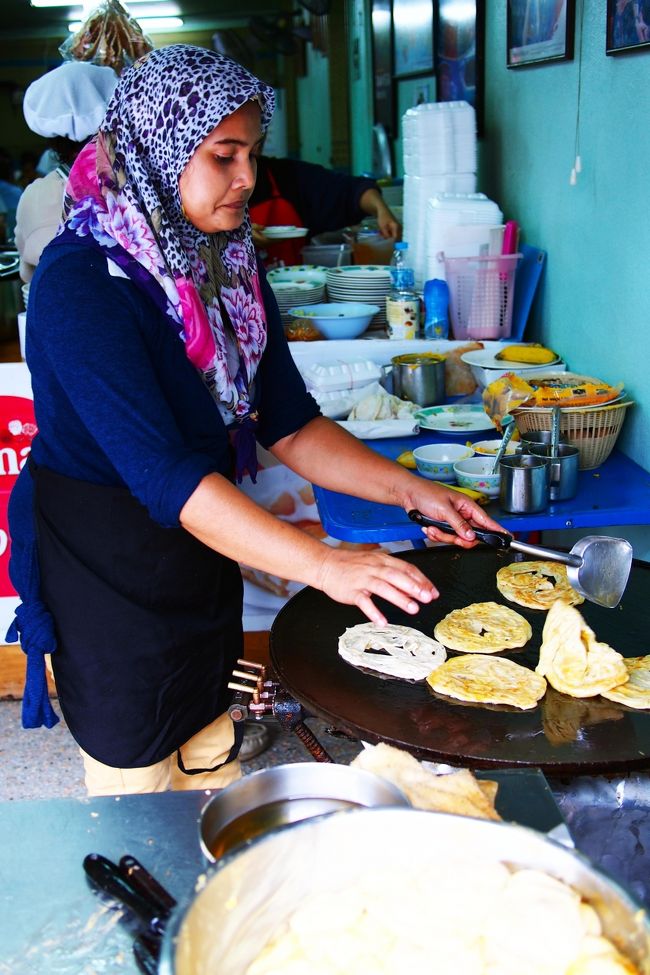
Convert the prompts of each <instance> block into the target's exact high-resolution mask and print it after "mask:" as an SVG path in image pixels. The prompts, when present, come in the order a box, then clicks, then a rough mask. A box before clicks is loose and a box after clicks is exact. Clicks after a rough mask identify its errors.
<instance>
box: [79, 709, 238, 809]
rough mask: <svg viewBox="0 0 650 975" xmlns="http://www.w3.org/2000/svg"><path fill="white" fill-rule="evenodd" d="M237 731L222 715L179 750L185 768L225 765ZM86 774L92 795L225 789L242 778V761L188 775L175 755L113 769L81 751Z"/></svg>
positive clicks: (89, 792) (90, 794) (89, 793)
mask: <svg viewBox="0 0 650 975" xmlns="http://www.w3.org/2000/svg"><path fill="white" fill-rule="evenodd" d="M234 740H235V732H234V727H233V723H232V719H231V718H230V715H228V714H222V715H220V716H219V717H218V718H216V719H215V720H214V721H213V722H212V723H211V724H209V725H207V727H205V728H203V729H202V730H201V731H199V732H197V733H196V734H195V735H194V736H193V737H192V738H190V740H189V741H188V742H186V743H185V744H184V745H183V746H182V747H181V749H180V752H181V757H182V760H183V765H184V766H185V768H186V769H193V768H206V769H210V768H214V766H215V765H220V764H221V762H225V760H226V758H227V757H228V753H229V752H230V749H231V748H232V746H233V743H234ZM79 751H80V752H81V757H82V759H83V763H84V770H85V773H86V789H87V790H88V795H89V796H117V795H127V794H128V793H134V792H165V791H166V790H167V789H169V788H170V787H171V788H172V789H176V790H179V791H180V790H184V789H187V790H189V789H223V788H224V786H226V785H228V784H229V783H230V782H233V781H234V780H235V779H239V778H241V774H242V773H241V766H240V764H239V759H235V760H234V761H233V762H229V763H228V765H224V766H223V768H220V769H217V771H216V772H203V773H201V774H199V775H187V774H186V773H184V772H181V770H180V769H179V767H178V762H177V758H176V752H174V754H173V755H170V756H169V758H165V759H164V760H163V761H162V762H156V764H155V765H147V766H145V767H144V768H111V766H110V765H103V764H102V763H101V762H98V761H96V759H94V758H91V757H90V755H88V754H87V753H86V752H85V751H84V750H83V749H82V748H80V749H79Z"/></svg>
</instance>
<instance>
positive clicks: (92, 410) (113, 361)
mask: <svg viewBox="0 0 650 975" xmlns="http://www.w3.org/2000/svg"><path fill="white" fill-rule="evenodd" d="M112 268H113V273H111V270H110V265H109V262H107V260H106V257H105V256H103V255H102V254H101V253H99V252H97V251H94V250H91V249H90V248H87V247H84V246H83V245H76V244H63V243H58V244H50V245H49V246H48V247H47V248H46V249H45V251H44V252H43V256H42V258H41V260H40V262H39V265H38V268H37V270H36V273H35V275H34V278H33V280H32V283H31V287H30V300H29V310H28V314H27V342H26V354H27V364H28V366H29V369H30V372H31V377H32V388H33V392H34V408H35V414H36V422H37V425H38V430H39V432H38V434H37V435H36V437H35V438H34V441H33V444H32V455H33V458H34V461H35V463H36V464H37V465H41V466H43V467H46V468H48V469H50V470H52V471H55V472H56V473H58V474H62V475H65V476H67V477H71V478H76V479H78V480H82V481H87V482H90V483H92V484H100V485H107V486H119V487H127V488H128V489H129V490H130V491H131V493H132V494H133V495H134V496H135V497H136V498H137V499H138V500H139V501H140V502H141V503H142V504H143V505H144V506H145V507H146V508H147V510H148V512H149V514H150V515H151V517H152V518H153V519H154V521H156V522H158V523H159V524H161V525H163V526H177V525H178V524H179V515H180V512H181V509H182V508H183V506H184V504H185V502H186V501H187V500H188V498H189V497H190V496H191V494H192V493H193V492H194V490H195V489H196V487H198V485H199V483H200V481H201V480H202V479H203V477H205V476H206V475H207V474H210V473H214V472H217V473H220V474H223V475H224V476H227V477H230V476H231V471H232V454H231V448H230V441H229V433H228V430H227V428H226V425H225V423H224V421H223V419H222V417H221V414H220V412H219V409H218V408H217V405H216V403H215V402H214V400H213V399H212V397H211V395H210V393H209V392H208V390H207V388H206V386H205V385H204V383H203V380H202V378H201V376H200V375H199V373H198V372H197V370H196V369H195V367H194V366H193V365H192V364H191V362H190V361H189V360H188V358H187V356H186V355H185V346H184V344H183V342H182V340H181V339H180V338H179V337H178V335H177V334H176V333H175V332H174V330H173V328H172V327H171V325H170V323H169V321H168V320H167V319H166V318H165V316H164V315H163V313H162V312H161V311H160V310H159V309H158V308H157V307H156V305H155V304H154V303H153V302H152V300H151V299H150V298H149V297H148V296H147V295H145V294H144V293H143V292H142V291H141V290H139V289H138V288H137V287H136V286H135V285H134V284H133V283H132V282H131V281H130V280H128V279H127V278H125V277H124V276H123V275H121V272H120V271H119V269H117V268H116V266H115V265H112ZM115 272H117V275H118V276H115ZM260 274H261V283H262V296H263V300H264V305H265V308H266V314H267V326H268V342H267V346H266V349H265V352H264V354H263V357H262V360H261V363H260V366H259V368H258V371H257V374H256V378H255V389H254V395H253V405H254V407H255V409H257V410H258V412H259V417H260V419H259V425H258V428H257V438H258V441H259V442H260V443H261V444H262V445H263V446H265V447H270V446H272V445H273V444H274V443H275V442H276V441H278V440H279V439H281V438H282V437H284V436H287V435H289V434H291V433H293V432H295V431H296V430H298V429H300V428H301V427H302V426H304V425H305V424H306V423H308V422H309V421H310V420H312V419H313V418H314V417H316V416H317V415H318V414H319V409H318V406H317V404H316V402H315V401H314V399H313V398H312V397H311V396H310V395H309V394H308V393H307V391H306V389H305V385H304V383H303V380H302V378H301V376H300V374H299V372H298V370H297V368H296V366H295V364H294V362H293V359H292V357H291V353H290V351H289V347H288V345H287V342H286V339H285V337H284V333H283V329H282V324H281V321H280V315H279V311H278V307H277V303H276V301H275V298H274V296H273V293H272V291H271V289H270V287H269V286H268V284H267V283H266V279H265V276H264V272H263V271H261V272H260ZM32 502H33V484H32V479H31V475H30V472H29V469H28V468H27V467H25V468H23V471H22V472H21V474H20V477H19V478H18V481H17V482H16V485H15V486H14V490H13V492H12V495H11V499H10V505H9V527H10V534H11V544H12V548H11V560H10V567H9V569H10V575H11V579H12V582H13V585H14V586H15V588H16V590H17V592H18V594H19V595H20V598H21V600H22V606H19V608H18V610H17V613H16V623H17V627H18V630H19V632H20V638H21V643H22V647H23V650H25V652H26V653H27V654H28V657H29V654H30V653H31V652H32V651H34V652H36V653H37V654H38V655H40V654H42V653H44V652H50V651H51V650H53V649H54V648H55V637H54V631H53V626H52V621H51V618H50V617H49V614H48V613H47V610H46V608H45V607H44V606H43V603H42V602H41V596H40V575H39V572H38V560H37V552H36V539H35V530H34V518H33V503H32ZM8 638H9V639H16V638H17V631H16V630H15V628H14V627H12V628H11V629H10V634H9V635H8ZM41 659H42V658H41ZM43 673H44V672H43ZM28 678H29V662H28ZM39 679H40V677H39ZM41 683H42V685H43V687H42V688H40V690H39V691H38V694H39V695H40V693H41V691H43V696H46V692H45V691H44V690H43V688H44V686H45V684H44V677H43V678H42V680H41ZM35 710H37V708H36V707H35ZM30 720H31V719H30ZM48 720H52V721H53V720H56V719H55V718H53V719H46V722H47V721H48ZM33 721H34V725H33V726H38V724H39V723H40V722H41V718H40V717H34V718H33ZM28 726H29V725H28Z"/></svg>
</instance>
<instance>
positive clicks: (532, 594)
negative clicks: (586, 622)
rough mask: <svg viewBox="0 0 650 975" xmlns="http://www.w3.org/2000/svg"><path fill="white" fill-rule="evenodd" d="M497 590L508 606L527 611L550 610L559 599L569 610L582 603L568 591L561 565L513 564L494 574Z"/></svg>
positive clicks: (577, 593)
mask: <svg viewBox="0 0 650 975" xmlns="http://www.w3.org/2000/svg"><path fill="white" fill-rule="evenodd" d="M497 589H498V590H499V592H500V593H501V594H502V595H503V596H505V597H506V599H509V600H510V602H512V603H518V604H519V605H520V606H529V607H530V608H531V609H550V607H551V606H552V605H553V603H554V602H557V600H558V599H561V600H562V602H564V603H569V605H571V606H578V605H579V604H580V603H583V602H584V596H581V595H580V593H579V592H576V590H575V589H574V588H573V587H572V585H571V583H570V582H569V577H568V576H567V571H566V566H565V565H562V563H561V562H513V563H512V565H504V566H503V568H501V569H499V571H498V572H497Z"/></svg>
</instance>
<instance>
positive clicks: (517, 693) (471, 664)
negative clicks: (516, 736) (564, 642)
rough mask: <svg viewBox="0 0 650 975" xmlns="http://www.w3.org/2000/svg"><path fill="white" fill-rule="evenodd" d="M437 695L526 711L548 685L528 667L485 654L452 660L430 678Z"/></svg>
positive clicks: (541, 695) (540, 696)
mask: <svg viewBox="0 0 650 975" xmlns="http://www.w3.org/2000/svg"><path fill="white" fill-rule="evenodd" d="M427 683H428V684H429V686H430V687H431V688H432V690H434V691H436V693H438V694H444V695H445V697H454V698H456V700H458V701H470V702H473V701H476V702H478V703H479V704H509V705H511V706H512V707H515V708H521V710H522V711H527V710H529V709H530V708H534V707H535V705H536V704H537V702H538V701H539V700H540V698H542V697H544V694H545V693H546V681H545V680H544V678H543V677H540V676H539V675H538V674H536V673H535V672H534V671H532V670H529V669H528V667H522V666H521V664H516V663H515V662H514V661H513V660H508V659H507V658H505V657H490V656H486V655H485V654H472V655H471V656H462V657H452V658H451V659H450V660H447V662H446V663H444V664H442V666H441V667H438V669H437V670H434V672H433V673H432V674H430V675H429V676H428V677H427Z"/></svg>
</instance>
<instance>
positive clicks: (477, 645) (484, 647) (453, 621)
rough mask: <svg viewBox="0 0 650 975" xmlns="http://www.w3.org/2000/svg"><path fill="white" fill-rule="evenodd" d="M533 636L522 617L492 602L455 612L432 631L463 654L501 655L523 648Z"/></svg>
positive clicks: (438, 638) (466, 607) (441, 640)
mask: <svg viewBox="0 0 650 975" xmlns="http://www.w3.org/2000/svg"><path fill="white" fill-rule="evenodd" d="M532 633H533V631H532V629H531V625H530V623H529V622H528V620H526V619H524V617H523V616H521V614H520V613H516V612H515V611H514V609H510V608H509V607H508V606H501V605H500V604H499V603H491V602H487V603H472V604H471V605H470V606H465V607H464V608H463V609H454V610H452V611H451V613H448V614H447V616H445V617H444V619H442V620H440V622H439V623H438V625H437V626H436V628H435V630H434V631H433V635H434V637H435V638H436V640H439V641H440V642H441V643H442V644H444V646H446V647H448V648H449V649H450V650H460V651H461V652H462V653H498V652H499V650H512V649H514V648H515V647H523V645H524V644H525V643H527V642H528V640H530V638H531V636H532Z"/></svg>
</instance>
